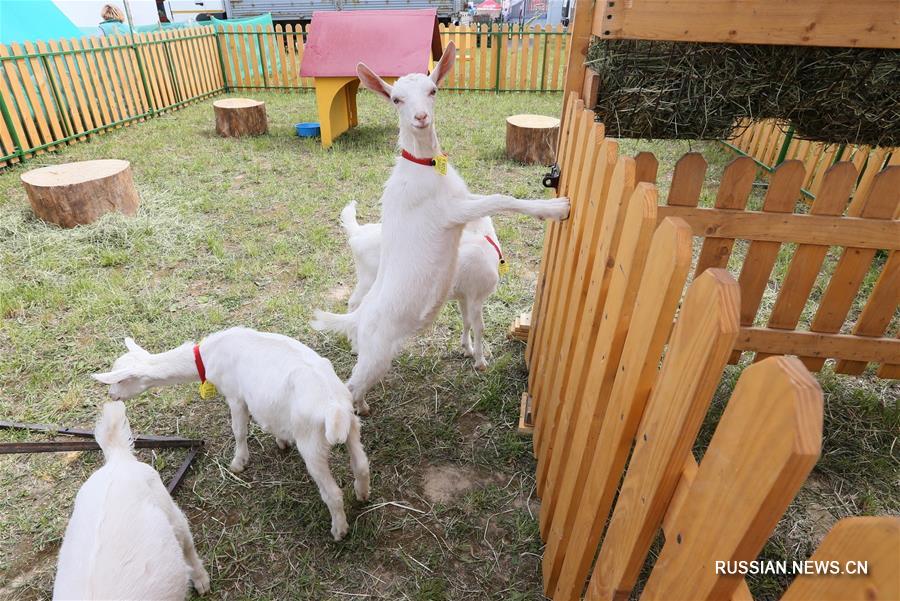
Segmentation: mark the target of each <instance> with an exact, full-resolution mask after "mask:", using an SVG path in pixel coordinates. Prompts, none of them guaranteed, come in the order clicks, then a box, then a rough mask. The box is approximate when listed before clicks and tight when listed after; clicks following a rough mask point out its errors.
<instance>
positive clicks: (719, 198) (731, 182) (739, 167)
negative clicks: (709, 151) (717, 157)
mask: <svg viewBox="0 0 900 601" xmlns="http://www.w3.org/2000/svg"><path fill="white" fill-rule="evenodd" d="M754 179H756V164H755V163H754V162H753V159H751V158H750V157H738V158H736V159H734V160H733V161H731V162H730V163H728V166H726V167H725V171H724V172H723V173H722V181H721V182H720V183H719V191H718V193H717V194H716V203H715V206H716V208H719V209H738V210H743V209H744V207H745V206H747V198H748V197H749V196H750V191H751V190H752V188H753V180H754ZM660 214H662V212H661V213H660ZM678 216H679V217H684V216H683V215H678ZM687 221H688V223H690V220H689V219H688V220H687ZM692 227H693V226H692ZM733 246H734V239H732V238H725V237H721V236H709V235H708V234H707V235H706V239H705V240H703V247H702V248H701V250H700V257H699V259H697V268H696V269H695V271H694V275H695V276H698V275H700V274H701V273H703V271H704V270H706V269H709V268H710V267H725V266H726V265H727V264H728V257H730V256H731V249H732V247H733Z"/></svg>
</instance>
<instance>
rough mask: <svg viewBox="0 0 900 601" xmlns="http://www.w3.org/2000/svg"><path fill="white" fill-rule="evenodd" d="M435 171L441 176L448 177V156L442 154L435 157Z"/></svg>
mask: <svg viewBox="0 0 900 601" xmlns="http://www.w3.org/2000/svg"><path fill="white" fill-rule="evenodd" d="M434 170H435V171H437V172H438V173H440V174H441V175H447V155H446V154H441V155H438V156H436V157H434Z"/></svg>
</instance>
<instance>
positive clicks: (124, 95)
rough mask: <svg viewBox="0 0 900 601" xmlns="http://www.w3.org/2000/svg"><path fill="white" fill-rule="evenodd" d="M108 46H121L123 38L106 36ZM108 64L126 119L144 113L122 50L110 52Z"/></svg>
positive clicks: (114, 49)
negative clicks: (129, 75) (116, 85)
mask: <svg viewBox="0 0 900 601" xmlns="http://www.w3.org/2000/svg"><path fill="white" fill-rule="evenodd" d="M104 37H105V39H106V45H107V46H119V45H121V44H123V43H124V39H123V38H122V36H104ZM108 53H109V56H108V62H109V63H110V67H111V69H112V73H111V75H112V76H113V81H115V82H116V83H117V84H118V89H119V95H120V97H121V100H122V105H123V110H124V115H125V118H127V117H135V116H137V115H140V114H141V113H142V112H143V111H142V110H141V109H140V103H139V99H138V98H136V97H135V93H134V92H135V90H134V87H133V85H132V82H131V81H130V80H129V78H128V70H127V69H126V67H125V60H124V57H123V55H122V49H121V48H113V49H110V50H108Z"/></svg>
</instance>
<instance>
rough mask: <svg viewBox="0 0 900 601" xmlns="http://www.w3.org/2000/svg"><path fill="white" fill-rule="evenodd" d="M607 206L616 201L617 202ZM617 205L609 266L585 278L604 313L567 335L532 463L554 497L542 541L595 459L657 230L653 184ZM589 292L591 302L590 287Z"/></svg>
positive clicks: (545, 508) (549, 586) (563, 515)
mask: <svg viewBox="0 0 900 601" xmlns="http://www.w3.org/2000/svg"><path fill="white" fill-rule="evenodd" d="M613 186H614V184H611V185H610V187H611V188H612V187H613ZM607 202H615V198H610V199H608V200H607ZM621 204H622V206H621V208H620V210H619V212H620V213H625V216H624V220H623V223H622V226H621V232H622V233H621V236H620V241H619V243H618V245H617V246H616V248H610V254H609V261H605V262H604V261H602V260H601V258H602V257H603V255H602V254H601V255H600V258H598V260H597V261H595V262H594V263H593V265H592V270H593V272H592V273H591V275H590V280H591V281H593V282H596V281H598V280H599V281H600V286H601V290H600V291H601V294H602V293H603V287H604V286H605V288H606V293H605V300H604V301H603V303H602V304H599V303H598V304H597V305H596V306H595V307H591V306H590V305H589V306H588V308H587V310H586V311H584V312H585V313H589V314H590V313H593V314H594V315H602V318H601V319H599V320H597V321H598V322H599V323H594V322H587V323H584V322H581V323H580V324H579V326H580V327H578V328H576V329H574V330H573V331H571V332H570V333H569V335H568V337H567V341H568V342H569V344H568V347H569V349H570V351H569V352H570V354H566V355H564V356H563V360H565V361H566V362H576V361H577V363H576V364H577V365H579V367H580V369H579V370H578V371H577V372H576V371H575V370H572V376H571V377H570V378H569V379H567V380H566V381H565V382H562V383H561V384H560V385H559V386H558V390H559V393H558V395H559V397H558V398H559V399H560V411H559V418H558V423H557V427H556V431H555V432H551V435H552V436H553V437H554V440H550V443H549V448H550V450H549V451H548V453H547V460H545V461H544V462H543V463H542V464H540V463H539V465H538V468H539V469H538V474H537V475H538V477H539V478H540V477H542V476H543V484H544V489H545V490H548V491H554V492H555V494H554V495H553V496H552V497H551V496H549V495H548V496H545V498H544V501H543V505H542V508H541V519H540V525H541V532H542V533H543V534H544V535H545V537H547V536H548V535H549V532H550V528H551V526H552V525H553V524H560V523H562V524H568V523H571V513H570V503H571V497H572V495H573V492H572V491H574V490H575V489H576V488H577V486H578V484H577V483H579V482H583V481H584V478H586V477H587V471H588V465H587V463H586V462H583V460H584V459H585V458H587V457H590V456H591V455H592V454H593V444H594V442H595V440H596V437H597V434H598V431H599V426H600V424H601V423H602V418H603V415H604V412H605V410H606V406H607V404H608V402H609V398H610V393H611V390H612V388H613V382H614V380H615V376H616V373H615V370H616V367H617V366H618V363H619V357H620V356H621V352H622V347H623V345H624V342H625V337H626V335H627V333H628V328H629V326H630V323H631V315H632V313H633V309H634V305H635V299H636V297H637V292H638V287H639V285H640V282H641V274H642V273H643V270H644V265H645V263H646V260H647V253H648V251H649V249H650V245H651V241H652V238H653V231H654V230H655V229H656V188H655V187H654V186H652V185H651V184H646V183H643V184H638V185H637V187H635V188H634V192H633V193H632V195H631V197H630V198H628V199H627V200H624V199H623V201H622V203H621ZM604 208H605V207H604ZM604 229H605V228H604ZM601 245H602V240H601ZM587 295H588V297H589V298H592V297H591V290H590V288H588V289H587ZM578 308H579V309H580V308H581V305H579V307H578ZM585 328H590V329H591V330H595V331H596V332H595V333H594V334H593V335H592V344H589V347H588V349H587V352H586V353H583V354H580V355H575V354H574V349H573V348H572V347H573V346H574V344H573V342H574V340H575V338H576V335H577V334H578V333H579V332H580V330H583V329H585ZM564 528H565V526H564ZM548 574H550V572H548V571H547V564H546V563H545V579H544V583H545V592H546V593H547V594H549V593H551V592H552V591H553V587H554V583H553V582H552V581H553V580H554V578H553V577H552V575H551V577H547V576H548Z"/></svg>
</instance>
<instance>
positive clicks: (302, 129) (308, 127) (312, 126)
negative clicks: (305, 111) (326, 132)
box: [295, 121, 321, 138]
mask: <svg viewBox="0 0 900 601" xmlns="http://www.w3.org/2000/svg"><path fill="white" fill-rule="evenodd" d="M295 127H296V128H297V135H298V136H300V137H301V138H314V137H316V136H318V135H320V134H321V130H320V129H319V123H318V122H317V121H310V122H307V123H298V124H297V125H296V126H295Z"/></svg>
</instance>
